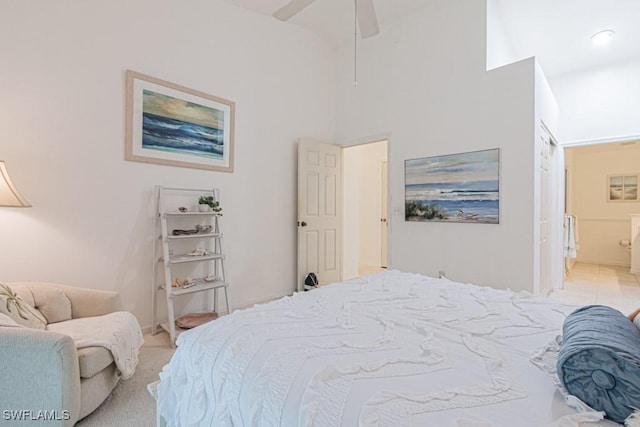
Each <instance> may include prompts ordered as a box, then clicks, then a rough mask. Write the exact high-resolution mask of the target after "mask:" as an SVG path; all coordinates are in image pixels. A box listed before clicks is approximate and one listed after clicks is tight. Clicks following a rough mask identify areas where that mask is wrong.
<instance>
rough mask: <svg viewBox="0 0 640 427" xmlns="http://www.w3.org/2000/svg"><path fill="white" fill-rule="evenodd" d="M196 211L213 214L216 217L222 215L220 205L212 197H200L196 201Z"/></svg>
mask: <svg viewBox="0 0 640 427" xmlns="http://www.w3.org/2000/svg"><path fill="white" fill-rule="evenodd" d="M198 209H199V210H200V212H214V213H216V214H218V215H222V208H221V207H220V203H219V202H218V201H217V200H215V199H214V198H213V196H200V198H199V199H198Z"/></svg>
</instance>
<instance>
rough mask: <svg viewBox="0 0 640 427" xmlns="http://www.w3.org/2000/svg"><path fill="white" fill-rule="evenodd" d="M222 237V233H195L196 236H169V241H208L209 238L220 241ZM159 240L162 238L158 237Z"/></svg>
mask: <svg viewBox="0 0 640 427" xmlns="http://www.w3.org/2000/svg"><path fill="white" fill-rule="evenodd" d="M221 237H222V233H194V234H182V235H178V236H174V235H173V234H172V235H168V236H167V239H169V240H181V239H207V238H209V239H210V238H216V239H219V238H221ZM158 238H159V239H162V236H158Z"/></svg>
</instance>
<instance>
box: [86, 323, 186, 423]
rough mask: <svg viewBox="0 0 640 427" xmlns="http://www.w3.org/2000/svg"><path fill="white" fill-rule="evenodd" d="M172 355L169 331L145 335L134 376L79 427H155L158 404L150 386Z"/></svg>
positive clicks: (123, 382)
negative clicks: (148, 390)
mask: <svg viewBox="0 0 640 427" xmlns="http://www.w3.org/2000/svg"><path fill="white" fill-rule="evenodd" d="M173 352H174V349H172V348H171V347H170V346H169V336H168V335H167V333H166V332H163V333H161V334H158V335H155V336H154V335H151V334H145V336H144V344H143V346H142V348H141V349H140V356H139V362H138V367H137V368H136V373H135V374H134V375H133V377H131V378H129V379H128V380H124V381H122V380H121V381H120V382H119V383H118V385H117V386H116V388H115V389H114V390H113V392H112V393H111V395H110V396H109V397H108V398H107V399H106V400H105V401H104V402H102V405H100V406H99V407H98V409H96V410H95V411H94V412H93V413H91V414H89V415H88V416H86V417H85V418H83V419H82V420H80V421H79V422H78V423H77V424H76V426H77V427H103V426H136V427H146V426H149V427H153V426H155V425H156V404H155V400H153V398H152V397H151V396H150V395H149V393H148V392H147V384H149V383H152V382H154V381H157V380H158V379H159V378H158V374H159V373H160V371H161V370H162V367H163V366H164V365H166V364H167V363H168V362H169V359H171V356H172V355H173Z"/></svg>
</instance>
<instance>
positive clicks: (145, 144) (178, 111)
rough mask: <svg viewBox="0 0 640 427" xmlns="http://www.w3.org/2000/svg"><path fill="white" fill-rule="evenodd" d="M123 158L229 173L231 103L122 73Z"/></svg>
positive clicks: (232, 135)
mask: <svg viewBox="0 0 640 427" xmlns="http://www.w3.org/2000/svg"><path fill="white" fill-rule="evenodd" d="M126 80H127V108H126V140H125V159H126V160H131V161H135V162H144V163H154V164H160V165H169V166H180V167H187V168H196V169H208V170H212V171H221V172H233V144H234V118H235V117H234V114H235V103H234V102H232V101H229V100H226V99H223V98H219V97H217V96H213V95H209V94H206V93H204V92H200V91H197V90H194V89H189V88H187V87H184V86H180V85H177V84H173V83H170V82H167V81H164V80H160V79H157V78H154V77H150V76H146V75H144V74H140V73H136V72H134V71H131V70H127V73H126Z"/></svg>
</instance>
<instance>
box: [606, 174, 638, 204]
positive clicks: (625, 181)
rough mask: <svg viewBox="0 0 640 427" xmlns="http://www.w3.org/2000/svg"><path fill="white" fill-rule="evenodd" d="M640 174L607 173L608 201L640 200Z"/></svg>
mask: <svg viewBox="0 0 640 427" xmlns="http://www.w3.org/2000/svg"><path fill="white" fill-rule="evenodd" d="M639 182H640V176H639V174H637V173H625V174H615V175H607V201H608V202H612V203H619V202H638V201H640V200H639V199H638V184H639Z"/></svg>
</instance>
